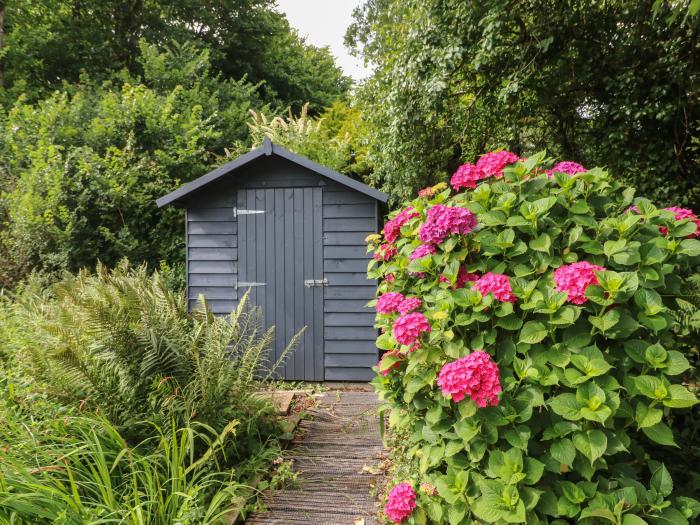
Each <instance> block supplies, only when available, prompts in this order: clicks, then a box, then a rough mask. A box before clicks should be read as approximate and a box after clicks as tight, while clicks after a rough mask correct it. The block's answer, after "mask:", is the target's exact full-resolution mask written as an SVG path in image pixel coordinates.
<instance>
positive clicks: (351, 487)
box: [246, 391, 383, 525]
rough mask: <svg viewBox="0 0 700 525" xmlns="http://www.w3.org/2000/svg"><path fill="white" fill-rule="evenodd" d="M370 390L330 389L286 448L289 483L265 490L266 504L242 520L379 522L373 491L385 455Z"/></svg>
mask: <svg viewBox="0 0 700 525" xmlns="http://www.w3.org/2000/svg"><path fill="white" fill-rule="evenodd" d="M378 405H379V401H378V400H377V397H376V395H375V394H374V393H373V392H341V391H335V392H334V391H331V392H327V393H326V394H324V395H323V396H322V397H321V398H320V399H319V404H318V406H317V407H316V408H315V409H312V410H310V411H309V412H310V413H312V415H313V416H314V417H313V419H311V420H307V421H302V422H301V423H300V425H299V426H300V428H301V429H302V430H303V432H302V433H301V434H300V436H298V437H297V438H296V439H295V441H294V444H295V447H294V448H292V449H290V450H289V451H288V452H287V453H286V454H285V457H286V459H290V460H293V469H294V471H295V472H297V473H298V474H297V481H296V483H295V484H294V486H293V487H290V488H288V489H283V490H276V491H274V492H273V493H272V494H270V495H267V496H266V498H265V504H266V508H267V510H266V511H265V512H260V513H257V514H255V515H253V516H251V517H249V518H248V519H247V520H246V524H247V525H277V524H285V525H297V524H302V523H303V524H305V525H348V524H349V525H352V524H353V523H355V520H359V519H364V523H365V525H376V524H378V523H379V522H378V520H377V512H378V511H379V507H378V504H377V502H376V498H375V497H374V496H373V495H372V494H374V493H375V492H376V491H375V490H374V487H375V486H376V485H377V483H378V482H379V481H380V477H381V474H380V473H379V472H380V470H379V469H378V468H377V465H378V464H379V463H380V461H381V460H382V459H383V447H382V440H381V435H380V432H379V418H378V416H377V410H376V409H377V406H378Z"/></svg>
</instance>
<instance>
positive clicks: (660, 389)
mask: <svg viewBox="0 0 700 525" xmlns="http://www.w3.org/2000/svg"><path fill="white" fill-rule="evenodd" d="M634 386H635V388H636V389H637V390H639V392H640V393H642V394H643V395H645V396H646V397H648V398H649V399H654V400H656V401H661V400H662V399H664V398H666V397H667V396H668V389H667V388H666V386H665V385H664V383H663V381H661V379H659V378H658V377H654V376H639V377H635V378H634Z"/></svg>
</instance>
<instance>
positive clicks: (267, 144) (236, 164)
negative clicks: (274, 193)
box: [156, 137, 389, 208]
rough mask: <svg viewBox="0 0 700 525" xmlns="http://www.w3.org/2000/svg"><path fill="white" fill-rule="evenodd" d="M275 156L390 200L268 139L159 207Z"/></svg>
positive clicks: (164, 199)
mask: <svg viewBox="0 0 700 525" xmlns="http://www.w3.org/2000/svg"><path fill="white" fill-rule="evenodd" d="M273 153H274V154H275V155H278V156H279V157H282V158H285V159H287V160H289V161H290V162H293V163H295V164H298V165H300V166H303V167H304V168H307V169H309V170H311V171H313V172H315V173H318V174H319V175H323V176H324V177H327V178H329V179H331V180H333V181H335V182H338V183H339V184H342V185H344V186H347V187H348V188H351V189H353V190H355V191H358V192H360V193H364V194H365V195H368V196H369V197H372V198H373V199H376V200H378V201H380V202H384V203H386V202H387V201H388V200H389V196H388V195H387V194H386V193H384V192H382V191H379V190H375V189H374V188H370V187H369V186H367V185H366V184H363V183H362V182H360V181H357V180H355V179H351V178H350V177H348V176H346V175H343V174H341V173H338V172H337V171H334V170H332V169H330V168H328V167H326V166H323V165H321V164H318V163H316V162H314V161H312V160H310V159H307V158H306V157H302V156H301V155H297V154H296V153H292V152H291V151H289V150H288V149H285V148H283V147H281V146H278V145H276V144H273V143H272V142H271V141H270V139H269V138H267V137H265V140H264V141H263V144H262V146H260V147H259V148H256V149H254V150H251V151H249V152H248V153H246V154H244V155H241V156H240V157H238V158H237V159H234V160H232V161H231V162H227V163H226V164H224V165H223V166H219V167H218V168H216V169H215V170H213V171H210V172H209V173H207V174H206V175H202V176H201V177H199V178H198V179H195V180H193V181H192V182H188V183H187V184H184V185H182V186H180V187H179V188H178V189H176V190H175V191H173V192H171V193H168V194H167V195H164V196H163V197H161V198H160V199H157V200H156V204H157V205H158V207H159V208H162V207H163V206H167V205H168V204H176V205H177V204H179V203H180V201H181V200H182V199H184V198H185V197H187V196H188V195H190V194H191V193H194V192H196V191H197V190H199V189H201V188H203V187H204V186H206V185H208V184H210V183H212V182H214V181H216V180H218V179H220V178H221V177H223V176H225V175H226V174H227V173H229V172H231V171H234V170H236V169H238V168H240V167H242V166H244V165H245V164H248V163H249V162H251V161H253V160H255V159H257V158H259V157H262V156H263V155H267V156H270V155H272V154H273Z"/></svg>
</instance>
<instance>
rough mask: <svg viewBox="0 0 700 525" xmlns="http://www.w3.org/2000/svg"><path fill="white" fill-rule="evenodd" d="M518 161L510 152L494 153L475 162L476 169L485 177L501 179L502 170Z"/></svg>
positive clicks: (518, 158)
mask: <svg viewBox="0 0 700 525" xmlns="http://www.w3.org/2000/svg"><path fill="white" fill-rule="evenodd" d="M519 160H520V157H518V156H517V155H516V154H515V153H511V152H510V151H505V150H504V151H494V152H491V153H487V154H485V155H482V156H481V157H480V158H479V160H477V161H476V167H477V168H479V169H480V170H481V171H483V172H484V175H486V177H502V176H503V168H505V167H506V166H508V165H509V164H513V163H515V162H518V161H519Z"/></svg>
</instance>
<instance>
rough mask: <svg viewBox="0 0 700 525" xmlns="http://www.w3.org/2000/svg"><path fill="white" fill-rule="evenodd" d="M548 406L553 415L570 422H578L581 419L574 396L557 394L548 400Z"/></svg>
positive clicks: (579, 408)
mask: <svg viewBox="0 0 700 525" xmlns="http://www.w3.org/2000/svg"><path fill="white" fill-rule="evenodd" d="M549 406H550V407H551V408H552V410H553V411H554V413H555V414H557V415H560V416H561V417H563V418H564V419H568V420H570V421H578V420H579V419H581V418H582V417H583V416H582V415H581V406H580V405H579V403H578V401H577V400H576V396H575V395H574V394H568V393H567V394H559V395H558V396H556V397H553V398H552V399H550V400H549Z"/></svg>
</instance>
